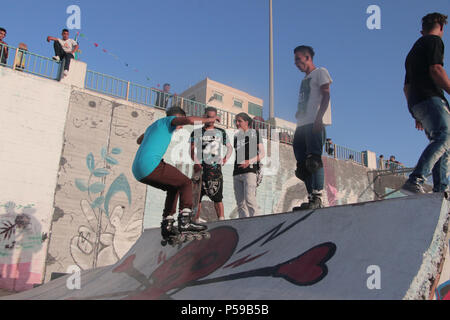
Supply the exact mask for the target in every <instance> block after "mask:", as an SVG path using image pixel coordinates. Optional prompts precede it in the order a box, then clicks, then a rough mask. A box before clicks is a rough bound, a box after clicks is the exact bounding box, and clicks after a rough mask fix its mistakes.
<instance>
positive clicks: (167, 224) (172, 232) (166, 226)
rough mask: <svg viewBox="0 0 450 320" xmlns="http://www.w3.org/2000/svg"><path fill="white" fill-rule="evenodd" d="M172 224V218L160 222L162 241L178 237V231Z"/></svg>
mask: <svg viewBox="0 0 450 320" xmlns="http://www.w3.org/2000/svg"><path fill="white" fill-rule="evenodd" d="M174 224H175V219H174V218H173V217H172V216H168V217H165V218H164V220H163V221H162V222H161V236H162V237H163V239H168V238H169V237H171V236H176V235H178V230H177V228H176V227H175V226H174Z"/></svg>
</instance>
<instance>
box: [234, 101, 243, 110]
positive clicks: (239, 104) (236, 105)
mask: <svg viewBox="0 0 450 320" xmlns="http://www.w3.org/2000/svg"><path fill="white" fill-rule="evenodd" d="M233 101H234V103H233V106H234V107H238V108H241V109H242V101H241V100H238V99H234V100H233Z"/></svg>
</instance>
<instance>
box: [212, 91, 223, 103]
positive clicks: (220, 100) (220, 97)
mask: <svg viewBox="0 0 450 320" xmlns="http://www.w3.org/2000/svg"><path fill="white" fill-rule="evenodd" d="M214 99H215V100H217V101H219V102H223V94H221V93H219V92H214Z"/></svg>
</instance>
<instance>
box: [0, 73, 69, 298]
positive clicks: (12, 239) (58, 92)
mask: <svg viewBox="0 0 450 320" xmlns="http://www.w3.org/2000/svg"><path fill="white" fill-rule="evenodd" d="M0 78H1V83H2V84H1V86H0V135H1V139H0V140H1V141H0V164H1V165H0V177H1V184H0V288H2V289H6V290H10V291H21V290H25V289H29V288H32V287H33V286H34V285H35V284H40V283H41V281H42V277H43V273H44V268H45V256H46V249H47V244H48V238H47V236H48V234H49V229H50V223H51V213H52V211H53V210H52V206H53V196H54V193H55V186H56V178H57V175H56V172H57V168H58V163H59V158H60V154H61V145H62V139H63V131H64V126H65V121H66V116H67V109H68V105H69V97H70V87H69V86H65V85H61V84H58V83H57V82H56V81H49V80H46V79H42V78H38V77H35V76H32V75H28V74H23V73H20V72H14V71H12V70H9V69H7V68H0Z"/></svg>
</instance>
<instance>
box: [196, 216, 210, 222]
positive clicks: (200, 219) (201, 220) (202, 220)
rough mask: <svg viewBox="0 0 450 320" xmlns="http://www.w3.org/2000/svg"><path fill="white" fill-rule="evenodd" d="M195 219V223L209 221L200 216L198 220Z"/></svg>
mask: <svg viewBox="0 0 450 320" xmlns="http://www.w3.org/2000/svg"><path fill="white" fill-rule="evenodd" d="M194 221H195V223H205V222H207V221H206V220H205V219H202V218H201V217H200V218H198V219H197V220H194Z"/></svg>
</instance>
